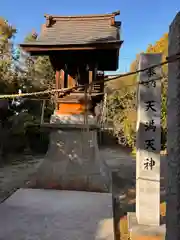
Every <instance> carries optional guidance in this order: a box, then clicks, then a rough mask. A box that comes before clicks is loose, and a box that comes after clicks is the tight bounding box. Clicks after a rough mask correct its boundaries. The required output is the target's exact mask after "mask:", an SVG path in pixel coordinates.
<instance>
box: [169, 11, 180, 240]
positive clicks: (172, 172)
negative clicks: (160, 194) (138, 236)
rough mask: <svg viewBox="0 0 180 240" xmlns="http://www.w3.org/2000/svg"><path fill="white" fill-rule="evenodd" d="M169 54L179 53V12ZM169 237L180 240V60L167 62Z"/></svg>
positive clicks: (172, 28)
mask: <svg viewBox="0 0 180 240" xmlns="http://www.w3.org/2000/svg"><path fill="white" fill-rule="evenodd" d="M168 52H169V53H168V54H169V57H170V56H173V55H175V54H176V53H178V52H180V12H179V13H178V14H177V15H176V17H175V19H174V21H173V22H172V24H171V25H170V29H169V49H168ZM167 100H168V102H167V151H168V158H167V164H168V166H167V167H168V168H167V172H168V187H167V213H166V240H171V239H173V240H179V239H180V60H177V61H174V62H172V63H169V64H168V94H167Z"/></svg>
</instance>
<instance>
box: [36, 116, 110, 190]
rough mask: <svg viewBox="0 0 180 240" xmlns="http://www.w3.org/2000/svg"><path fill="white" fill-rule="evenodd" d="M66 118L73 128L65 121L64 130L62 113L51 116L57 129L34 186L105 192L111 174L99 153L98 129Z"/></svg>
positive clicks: (51, 138) (53, 132)
mask: <svg viewBox="0 0 180 240" xmlns="http://www.w3.org/2000/svg"><path fill="white" fill-rule="evenodd" d="M68 121H69V123H73V124H72V126H73V127H72V128H71V127H70V124H68V128H66V129H64V128H62V125H63V126H65V124H62V122H64V123H65V119H64V118H63V116H59V115H53V116H52V119H51V122H52V123H54V124H56V126H57V128H56V129H54V130H52V132H51V134H50V144H49V149H48V152H47V155H46V158H45V159H44V161H43V163H42V165H41V166H40V168H39V171H38V173H37V174H36V179H35V183H34V187H37V188H55V189H64V190H82V191H97V192H108V191H109V188H110V185H111V181H110V174H109V171H108V169H107V168H106V167H105V165H104V163H103V161H102V160H101V158H100V155H99V148H98V144H97V130H96V129H92V128H91V127H90V128H89V131H87V130H86V129H83V127H84V125H83V124H80V121H79V123H78V124H77V122H76V121H73V118H72V119H69V120H68ZM58 123H59V124H58ZM66 123H67V122H66Z"/></svg>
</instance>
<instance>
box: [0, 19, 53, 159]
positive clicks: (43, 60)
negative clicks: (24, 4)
mask: <svg viewBox="0 0 180 240" xmlns="http://www.w3.org/2000/svg"><path fill="white" fill-rule="evenodd" d="M15 33H16V29H14V28H13V27H11V26H10V25H9V24H8V22H7V21H6V20H4V19H2V18H0V50H1V51H0V94H12V93H18V90H19V89H21V90H22V91H23V92H32V91H39V90H45V89H48V88H52V85H53V81H54V75H55V74H54V71H53V69H52V66H51V64H50V61H49V59H48V57H46V56H44V57H31V56H27V57H26V58H25V59H24V65H25V66H26V70H22V69H21V66H19V68H18V67H17V66H18V65H17V64H15V63H19V62H20V61H19V58H20V55H21V53H22V52H21V51H22V50H21V49H19V48H16V51H14V50H13V49H14V46H13V44H12V38H13V36H14V34H15ZM35 40H36V37H35V35H34V34H29V35H28V36H27V37H26V38H25V41H35ZM14 100H15V99H14ZM14 100H13V101H12V99H9V100H6V99H5V100H0V110H1V115H0V132H1V136H4V137H2V138H1V140H0V153H1V155H2V157H3V159H5V157H6V155H7V154H9V153H11V152H12V153H13V152H19V151H21V152H22V151H24V150H25V149H26V148H27V146H29V145H32V143H30V142H34V143H35V142H36V144H35V145H37V143H39V142H41V143H42V136H41V135H42V134H43V140H44V139H47V137H46V136H45V135H47V133H41V132H40V130H39V129H38V130H36V133H34V131H28V132H27V130H26V127H25V126H26V124H27V123H33V122H35V123H39V122H40V116H41V106H42V101H37V100H30V99H28V98H27V99H16V100H18V102H19V104H13V102H14ZM15 102H16V101H15ZM18 102H16V103H18ZM52 111H53V104H52V102H51V101H46V107H45V113H44V117H45V121H49V117H50V115H51V114H52ZM44 134H45V135H44ZM35 139H36V140H35ZM28 142H29V143H28ZM37 146H38V148H40V146H39V145H37ZM46 146H47V140H46Z"/></svg>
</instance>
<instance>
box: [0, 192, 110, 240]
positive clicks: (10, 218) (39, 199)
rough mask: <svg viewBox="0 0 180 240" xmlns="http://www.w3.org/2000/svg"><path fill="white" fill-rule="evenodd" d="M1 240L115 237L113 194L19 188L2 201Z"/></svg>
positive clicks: (107, 239) (93, 239)
mask: <svg viewBox="0 0 180 240" xmlns="http://www.w3.org/2000/svg"><path fill="white" fill-rule="evenodd" d="M0 212H1V214H0V226H1V227H0V239H1V240H17V239H19V240H20V239H26V240H57V239H61V240H71V239H72V240H85V239H86V240H100V239H101V240H102V239H103V240H113V239H114V233H113V218H112V195H111V194H108V193H90V192H76V191H58V190H39V189H19V190H18V191H17V192H15V193H14V194H13V195H12V196H11V197H10V198H8V199H7V200H6V201H5V202H4V203H2V204H0Z"/></svg>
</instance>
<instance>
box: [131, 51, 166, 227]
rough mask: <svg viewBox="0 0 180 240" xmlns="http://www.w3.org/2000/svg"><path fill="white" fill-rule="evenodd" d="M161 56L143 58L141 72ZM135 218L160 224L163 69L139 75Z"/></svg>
mask: <svg viewBox="0 0 180 240" xmlns="http://www.w3.org/2000/svg"><path fill="white" fill-rule="evenodd" d="M161 58H162V56H161V54H144V53H143V54H141V55H140V62H139V69H145V68H148V67H150V66H152V65H155V64H159V63H160V62H161ZM138 81H139V87H138V101H137V102H138V106H137V129H136V130H137V139H136V148H137V153H136V218H137V222H138V224H142V225H150V226H151V225H152V226H158V225H159V224H160V150H161V66H159V67H156V68H150V69H149V70H146V71H144V72H140V73H139V75H138Z"/></svg>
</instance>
